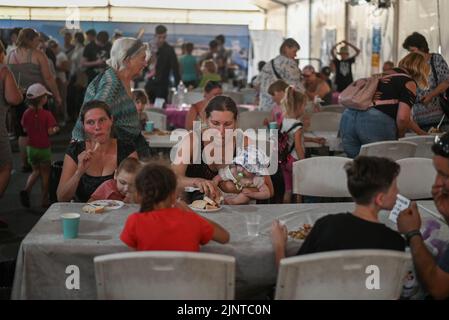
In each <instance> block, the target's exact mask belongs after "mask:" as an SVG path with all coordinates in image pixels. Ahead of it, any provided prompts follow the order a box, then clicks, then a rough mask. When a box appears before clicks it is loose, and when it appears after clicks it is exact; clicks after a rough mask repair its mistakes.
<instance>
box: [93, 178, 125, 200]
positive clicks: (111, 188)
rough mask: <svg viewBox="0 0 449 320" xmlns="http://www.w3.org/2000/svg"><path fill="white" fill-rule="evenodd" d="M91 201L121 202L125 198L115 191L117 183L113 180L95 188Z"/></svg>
mask: <svg viewBox="0 0 449 320" xmlns="http://www.w3.org/2000/svg"><path fill="white" fill-rule="evenodd" d="M90 198H91V199H92V201H95V200H119V201H123V200H124V199H125V196H123V195H122V194H121V193H120V192H119V191H118V189H117V181H115V180H114V179H109V180H107V181H105V182H103V183H102V184H100V186H99V187H98V188H97V190H95V192H94V193H92V195H91V196H90Z"/></svg>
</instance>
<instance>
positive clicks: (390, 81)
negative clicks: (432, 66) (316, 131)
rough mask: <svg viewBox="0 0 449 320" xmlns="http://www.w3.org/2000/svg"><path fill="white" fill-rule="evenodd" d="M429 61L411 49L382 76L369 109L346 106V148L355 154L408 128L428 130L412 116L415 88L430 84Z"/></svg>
mask: <svg viewBox="0 0 449 320" xmlns="http://www.w3.org/2000/svg"><path fill="white" fill-rule="evenodd" d="M429 71H430V70H429V65H428V64H427V62H426V60H425V59H424V57H423V56H422V55H420V54H418V53H410V54H408V55H407V56H406V57H404V58H403V59H402V60H401V61H400V62H399V67H398V68H393V70H391V71H390V72H388V73H387V74H384V76H383V77H382V78H381V79H380V80H379V84H378V86H377V91H376V94H375V95H374V97H373V105H372V106H371V107H370V108H369V109H368V110H358V109H352V108H347V109H346V110H345V112H344V113H343V115H342V118H341V122H340V134H341V137H342V142H343V149H344V151H345V153H346V154H347V155H348V156H349V157H350V158H355V157H356V156H357V155H358V154H359V152H360V147H361V146H362V145H364V144H367V143H372V142H378V141H385V140H397V139H398V138H401V137H403V136H404V134H405V132H406V131H407V129H412V130H414V131H416V132H417V133H418V134H425V132H424V131H423V130H421V129H419V127H418V126H417V125H416V124H415V123H414V122H413V121H412V120H411V108H412V106H413V104H414V103H415V100H416V88H417V87H418V86H426V85H427V80H426V79H427V77H428V74H429Z"/></svg>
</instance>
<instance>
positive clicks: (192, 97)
mask: <svg viewBox="0 0 449 320" xmlns="http://www.w3.org/2000/svg"><path fill="white" fill-rule="evenodd" d="M203 99H204V95H203V93H202V92H194V91H189V92H187V93H185V94H184V103H186V104H194V103H197V102H198V101H201V100H203Z"/></svg>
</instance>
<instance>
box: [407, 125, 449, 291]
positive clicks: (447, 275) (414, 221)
mask: <svg viewBox="0 0 449 320" xmlns="http://www.w3.org/2000/svg"><path fill="white" fill-rule="evenodd" d="M432 150H433V152H434V154H435V155H434V157H433V165H434V167H435V169H436V171H437V175H436V178H435V183H434V185H433V186H432V196H433V199H434V202H435V206H436V207H437V209H438V211H439V212H440V213H441V214H442V215H443V217H444V219H445V220H446V222H447V223H449V134H448V133H446V134H444V135H443V136H441V137H440V138H439V140H437V142H436V143H435V144H434V145H433V146H432ZM416 183H419V181H416ZM398 229H399V231H400V232H401V233H403V234H405V237H406V239H407V241H408V243H409V246H410V249H411V252H412V256H413V263H414V265H415V269H416V272H417V274H418V279H419V280H420V282H421V283H422V284H423V285H424V286H425V287H426V289H427V291H428V292H429V293H430V294H431V295H432V296H433V297H434V298H435V299H447V298H449V246H448V247H447V248H446V251H445V252H444V253H443V255H442V256H441V258H440V260H439V261H435V259H434V258H433V256H432V254H431V253H430V252H429V249H427V246H426V245H425V243H424V241H423V238H422V235H421V232H420V229H421V218H420V216H419V212H418V209H417V206H416V203H414V202H413V203H412V205H411V207H410V208H408V209H406V210H404V211H403V212H401V213H400V215H399V217H398Z"/></svg>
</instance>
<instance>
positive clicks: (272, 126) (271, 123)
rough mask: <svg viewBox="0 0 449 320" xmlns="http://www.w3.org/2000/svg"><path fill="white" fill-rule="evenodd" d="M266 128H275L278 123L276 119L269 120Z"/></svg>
mask: <svg viewBox="0 0 449 320" xmlns="http://www.w3.org/2000/svg"><path fill="white" fill-rule="evenodd" d="M268 128H269V129H277V128H278V123H277V122H276V121H273V122H270V123H269V124H268Z"/></svg>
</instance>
